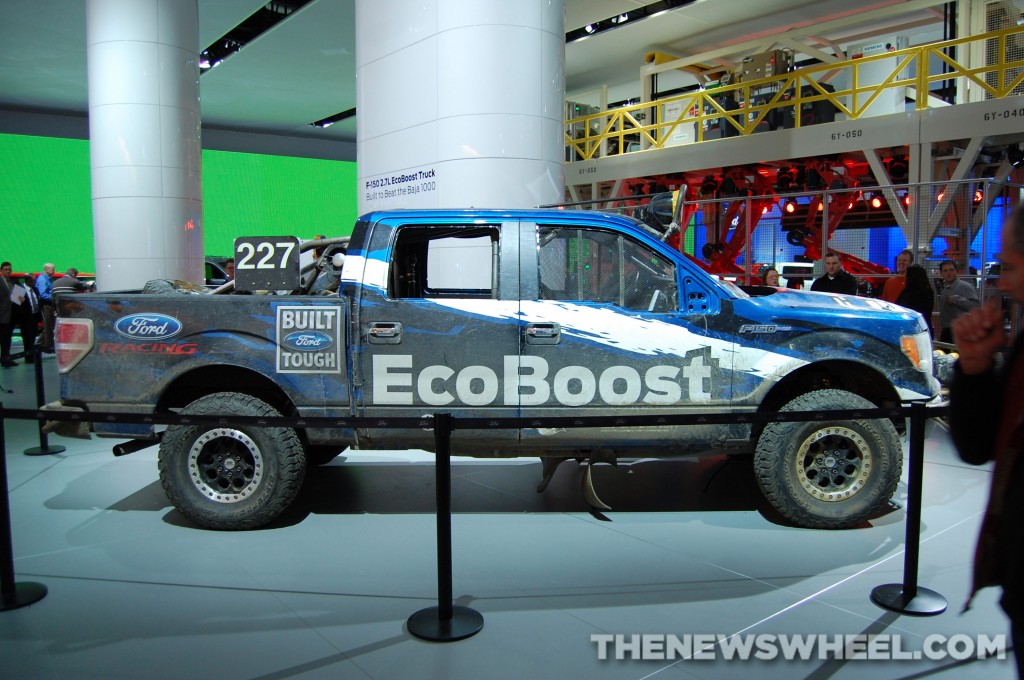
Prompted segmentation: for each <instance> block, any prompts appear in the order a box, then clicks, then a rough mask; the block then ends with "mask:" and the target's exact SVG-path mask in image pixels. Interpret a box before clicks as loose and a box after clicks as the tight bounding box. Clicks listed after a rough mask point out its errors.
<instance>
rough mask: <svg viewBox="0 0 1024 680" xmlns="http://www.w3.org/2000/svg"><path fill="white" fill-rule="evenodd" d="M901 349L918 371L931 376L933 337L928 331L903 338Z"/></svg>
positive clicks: (901, 339)
mask: <svg viewBox="0 0 1024 680" xmlns="http://www.w3.org/2000/svg"><path fill="white" fill-rule="evenodd" d="M900 348H901V349H902V350H903V353H904V354H906V355H907V358H908V359H910V363H912V364H914V367H915V368H917V370H919V371H922V372H923V373H927V374H929V375H931V372H932V337H931V336H930V335H929V334H928V332H927V331H925V332H922V333H915V334H914V335H903V336H901V337H900Z"/></svg>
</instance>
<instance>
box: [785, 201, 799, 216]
mask: <svg viewBox="0 0 1024 680" xmlns="http://www.w3.org/2000/svg"><path fill="white" fill-rule="evenodd" d="M796 207H797V206H796V201H786V202H785V203H783V204H782V210H783V212H785V213H786V214H787V215H792V214H793V213H795V212H796Z"/></svg>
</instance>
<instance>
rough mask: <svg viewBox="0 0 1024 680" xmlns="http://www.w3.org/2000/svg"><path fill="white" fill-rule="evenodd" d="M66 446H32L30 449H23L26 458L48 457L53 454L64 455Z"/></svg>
mask: <svg viewBox="0 0 1024 680" xmlns="http://www.w3.org/2000/svg"><path fill="white" fill-rule="evenodd" d="M67 450H68V449H67V447H66V446H61V445H59V444H58V445H56V446H33V447H32V448H30V449H25V455H26V456H49V455H51V454H54V453H64V452H65V451H67Z"/></svg>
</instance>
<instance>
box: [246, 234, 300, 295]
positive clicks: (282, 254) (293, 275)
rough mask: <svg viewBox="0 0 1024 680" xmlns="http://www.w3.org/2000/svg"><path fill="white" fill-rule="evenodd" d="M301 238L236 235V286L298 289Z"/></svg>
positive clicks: (258, 288)
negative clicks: (241, 236)
mask: <svg viewBox="0 0 1024 680" xmlns="http://www.w3.org/2000/svg"><path fill="white" fill-rule="evenodd" d="M298 287H299V239H298V238H296V237H294V236H245V237H243V238H236V239H235V289H236V290H297V289H298Z"/></svg>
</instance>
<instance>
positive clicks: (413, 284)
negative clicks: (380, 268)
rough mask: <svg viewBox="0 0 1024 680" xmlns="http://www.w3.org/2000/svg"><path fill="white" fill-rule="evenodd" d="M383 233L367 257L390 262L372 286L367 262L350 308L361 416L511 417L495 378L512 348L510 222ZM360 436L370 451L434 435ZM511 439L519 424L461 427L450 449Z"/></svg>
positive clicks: (513, 408) (481, 451) (414, 226)
mask: <svg viewBox="0 0 1024 680" xmlns="http://www.w3.org/2000/svg"><path fill="white" fill-rule="evenodd" d="M386 233H387V236H388V241H387V242H386V243H384V244H378V245H381V246H382V247H381V248H380V250H379V251H378V252H376V253H374V254H373V256H372V262H374V263H375V264H376V265H381V264H384V263H385V262H386V263H387V272H386V274H384V273H383V272H381V275H382V278H385V277H386V280H382V281H381V282H380V286H379V287H377V286H374V285H369V284H371V283H372V282H371V281H368V280H367V279H366V277H370V278H372V277H373V273H372V272H371V271H370V266H369V265H368V266H367V269H366V272H367V273H366V274H365V275H364V285H363V286H362V289H361V294H360V304H359V309H358V312H357V318H358V333H359V334H360V339H359V343H358V346H357V349H356V352H355V356H354V357H353V363H354V368H355V369H356V370H357V371H358V378H359V381H360V383H361V384H360V387H359V389H358V392H357V395H356V396H357V403H358V404H359V406H360V407H361V409H362V414H364V415H367V416H370V417H388V416H392V417H410V416H421V415H429V414H433V413H439V412H447V413H451V414H452V415H453V416H456V417H460V416H461V417H514V416H516V415H518V395H516V394H514V393H509V392H506V390H505V389H504V386H503V382H502V377H503V374H504V371H505V365H506V362H513V365H514V361H515V360H516V358H517V356H518V353H519V333H518V331H517V325H516V324H517V317H518V311H519V300H518V296H519V295H518V291H519V287H518V264H517V260H518V233H517V223H515V222H510V223H507V224H503V223H500V222H496V223H494V224H479V223H469V224H459V223H443V224H438V223H423V222H415V223H411V224H405V225H400V226H398V227H397V228H395V229H393V230H391V231H390V232H386ZM378 257H379V258H380V259H377V258H378ZM382 260H383V261H382ZM370 261H371V258H368V259H367V262H370ZM500 262H509V263H511V265H510V266H506V267H501V266H500V265H499V263H500ZM353 331H354V332H355V329H353ZM364 436H368V437H370V438H372V439H373V440H374V444H373V445H374V446H375V447H377V448H379V446H380V444H381V443H384V445H386V446H394V447H395V448H412V447H424V448H433V444H434V440H433V433H432V432H431V431H423V430H411V431H410V430H385V429H380V430H371V431H369V432H366V433H364ZM516 439H518V433H517V432H516V431H499V430H488V431H481V432H476V431H461V430H460V431H457V432H456V433H454V434H453V437H452V447H453V450H455V451H461V450H462V447H463V446H471V447H472V449H471V451H470V452H472V453H474V454H475V455H486V451H487V448H488V447H489V446H492V445H493V446H495V447H497V446H500V447H503V448H508V446H509V445H510V444H513V445H514V440H516Z"/></svg>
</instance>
